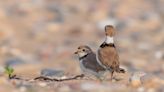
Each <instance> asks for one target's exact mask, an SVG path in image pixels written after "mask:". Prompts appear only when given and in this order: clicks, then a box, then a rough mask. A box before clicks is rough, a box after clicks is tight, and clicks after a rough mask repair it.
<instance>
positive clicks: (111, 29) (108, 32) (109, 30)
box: [105, 25, 115, 37]
mask: <svg viewBox="0 0 164 92" xmlns="http://www.w3.org/2000/svg"><path fill="white" fill-rule="evenodd" d="M105 34H106V36H110V37H113V36H114V35H115V28H114V27H113V26H112V25H106V26H105Z"/></svg>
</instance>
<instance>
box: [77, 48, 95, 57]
mask: <svg viewBox="0 0 164 92" xmlns="http://www.w3.org/2000/svg"><path fill="white" fill-rule="evenodd" d="M91 52H92V49H91V48H90V47H89V46H85V45H82V46H79V47H78V49H77V51H76V52H75V54H77V55H78V56H79V57H84V56H85V55H87V54H89V53H91Z"/></svg>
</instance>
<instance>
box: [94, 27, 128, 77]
mask: <svg viewBox="0 0 164 92" xmlns="http://www.w3.org/2000/svg"><path fill="white" fill-rule="evenodd" d="M105 34H106V39H105V41H104V42H103V43H102V44H101V45H100V47H99V49H98V51H97V55H96V58H97V61H98V62H99V64H100V65H101V66H102V67H104V68H105V69H107V70H109V71H110V72H111V79H112V78H113V73H114V72H118V73H125V70H124V69H122V68H120V67H119V65H120V62H119V56H118V53H117V51H116V48H115V45H114V40H113V36H114V35H115V29H114V27H113V26H111V25H107V26H105Z"/></svg>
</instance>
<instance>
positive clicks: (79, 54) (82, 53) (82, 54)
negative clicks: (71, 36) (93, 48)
mask: <svg viewBox="0 0 164 92" xmlns="http://www.w3.org/2000/svg"><path fill="white" fill-rule="evenodd" d="M86 54H87V53H85V52H80V53H78V56H79V57H83V56H85V55H86Z"/></svg>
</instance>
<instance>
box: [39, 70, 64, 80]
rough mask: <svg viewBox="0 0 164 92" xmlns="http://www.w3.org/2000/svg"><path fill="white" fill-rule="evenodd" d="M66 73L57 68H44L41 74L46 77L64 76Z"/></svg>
mask: <svg viewBox="0 0 164 92" xmlns="http://www.w3.org/2000/svg"><path fill="white" fill-rule="evenodd" d="M63 75H64V71H62V70H56V69H43V70H41V76H46V77H52V78H53V77H62V76H63Z"/></svg>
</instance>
